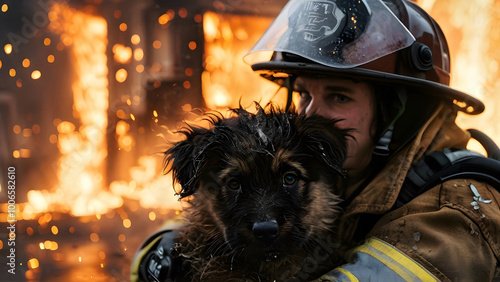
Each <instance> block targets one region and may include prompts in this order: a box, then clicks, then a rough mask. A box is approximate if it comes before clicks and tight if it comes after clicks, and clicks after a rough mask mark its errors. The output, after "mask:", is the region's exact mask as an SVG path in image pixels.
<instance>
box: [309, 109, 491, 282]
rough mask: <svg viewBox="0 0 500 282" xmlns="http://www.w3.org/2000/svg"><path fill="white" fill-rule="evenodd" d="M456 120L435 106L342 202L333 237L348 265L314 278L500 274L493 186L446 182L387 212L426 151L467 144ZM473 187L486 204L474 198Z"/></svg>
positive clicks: (438, 277)
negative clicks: (342, 210)
mask: <svg viewBox="0 0 500 282" xmlns="http://www.w3.org/2000/svg"><path fill="white" fill-rule="evenodd" d="M455 118H456V112H455V111H453V110H452V109H450V108H448V107H444V106H443V107H440V108H439V109H438V110H437V111H436V112H435V113H434V115H433V116H432V118H430V119H429V121H428V123H427V124H425V125H424V127H423V128H422V129H421V130H420V132H419V133H418V134H417V136H416V138H415V139H414V140H413V141H412V142H411V143H410V144H408V145H407V146H405V147H404V148H403V149H402V150H400V151H399V153H397V155H395V156H394V157H392V158H391V159H390V161H389V163H388V164H387V165H386V166H385V167H384V168H383V170H382V171H381V172H380V173H378V174H377V176H376V177H375V178H374V179H373V180H372V181H371V182H370V183H369V184H368V185H367V186H365V188H363V189H362V191H361V192H358V193H357V194H356V196H355V197H353V199H352V200H350V201H349V200H348V203H347V206H346V209H345V213H344V214H343V216H342V218H341V220H340V229H339V236H340V240H341V242H342V243H341V246H342V249H341V252H342V254H343V255H344V257H346V258H347V259H348V261H349V263H348V264H346V265H344V266H342V267H339V268H336V269H335V270H333V271H331V272H329V273H328V274H326V275H324V276H322V277H321V278H320V279H319V280H322V281H328V280H334V279H337V280H341V281H349V280H350V281H356V280H359V281H405V280H406V281H419V280H421V281H433V280H434V281H436V280H441V281H449V280H451V281H492V280H493V279H494V278H495V277H497V278H498V277H500V263H499V261H500V208H499V203H500V193H499V191H498V190H496V189H495V188H494V187H492V186H490V185H489V184H487V183H482V182H479V181H476V180H474V179H454V180H449V181H446V182H444V183H442V184H439V185H436V186H435V187H433V188H431V189H430V190H428V191H427V192H425V193H423V194H421V195H420V196H418V197H416V198H414V199H413V200H412V201H410V202H409V203H407V204H406V205H404V206H402V207H400V208H398V209H395V210H391V208H392V207H393V205H394V203H395V202H396V199H397V197H398V194H399V192H400V190H401V186H402V184H403V181H404V179H405V177H406V174H407V172H408V169H409V167H410V165H411V164H412V163H414V162H416V161H417V160H419V159H420V158H421V157H422V156H423V155H424V154H428V153H430V152H432V151H442V150H443V149H445V148H459V149H460V148H465V147H466V145H467V142H468V141H469V139H470V135H469V133H467V132H465V131H463V130H461V129H460V128H459V127H458V126H457V125H456V124H455ZM471 184H472V185H474V186H475V187H476V189H477V192H478V193H479V194H480V195H481V197H482V199H484V201H475V200H474V198H473V197H474V196H475V194H474V192H473V191H472V190H471ZM497 189H499V187H497ZM473 202H475V203H473ZM477 207H479V208H477ZM337 280H336V281H337Z"/></svg>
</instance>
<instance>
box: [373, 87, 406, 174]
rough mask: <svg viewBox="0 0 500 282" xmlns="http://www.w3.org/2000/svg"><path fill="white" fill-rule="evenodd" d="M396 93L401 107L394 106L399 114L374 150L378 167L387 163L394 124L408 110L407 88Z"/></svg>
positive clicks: (399, 89) (375, 162)
mask: <svg viewBox="0 0 500 282" xmlns="http://www.w3.org/2000/svg"><path fill="white" fill-rule="evenodd" d="M396 93H397V97H398V99H399V105H394V107H397V108H398V113H397V114H396V116H395V117H394V118H393V119H392V121H391V122H390V123H389V125H388V126H387V128H386V129H385V131H384V133H383V134H382V136H381V137H380V138H379V139H378V141H377V143H376V144H375V149H374V150H373V154H372V163H374V164H375V165H377V167H383V165H384V164H385V163H386V161H387V158H388V157H389V155H390V149H389V145H390V144H391V142H392V135H393V131H394V124H395V123H396V121H398V119H399V118H400V117H401V116H402V115H403V113H404V112H405V109H406V101H407V92H406V88H404V87H398V88H397V89H396Z"/></svg>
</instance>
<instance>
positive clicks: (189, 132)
mask: <svg viewBox="0 0 500 282" xmlns="http://www.w3.org/2000/svg"><path fill="white" fill-rule="evenodd" d="M233 111H234V113H235V116H234V117H232V118H229V119H225V118H222V117H219V116H217V115H214V116H212V117H211V118H210V119H211V123H212V127H211V128H209V129H203V128H198V127H189V128H187V129H186V130H184V131H182V132H183V133H184V135H185V136H186V140H184V141H181V142H178V143H176V144H175V145H174V146H173V147H172V148H170V149H169V150H168V151H167V152H166V167H167V168H168V169H170V170H171V171H172V172H173V175H174V178H175V179H176V181H178V182H179V183H180V184H181V186H182V191H180V196H181V197H182V198H186V197H187V199H188V201H189V203H190V207H189V208H188V209H187V210H185V217H186V219H187V221H188V227H187V230H185V232H183V233H182V235H181V237H180V238H179V243H180V244H179V248H178V249H177V252H178V253H179V256H181V257H182V259H183V261H184V266H183V267H184V271H183V272H184V273H186V276H183V277H179V278H178V280H179V281H192V280H195V281H200V280H201V281H227V280H231V279H234V280H238V281H242V280H243V281H245V280H248V281H273V280H278V281H284V280H288V279H290V278H294V279H298V280H300V281H301V280H309V279H313V278H315V277H317V276H319V275H321V274H322V273H324V272H326V271H328V270H330V269H332V268H333V267H334V266H336V265H337V264H338V261H337V260H338V258H337V257H336V256H335V247H336V243H335V239H334V237H335V225H336V221H337V216H338V214H339V212H340V208H339V203H340V202H341V199H340V197H339V195H340V194H341V190H342V187H341V186H342V183H343V182H344V181H343V180H344V177H343V175H342V173H341V169H340V168H341V166H342V163H343V161H344V159H345V157H346V136H347V132H346V131H345V130H339V129H336V128H335V121H331V120H327V119H324V118H321V117H307V118H306V117H304V116H300V115H295V114H288V113H282V112H280V111H278V110H275V109H273V108H272V107H271V109H270V110H268V112H265V111H264V110H263V109H262V108H259V107H258V112H257V113H256V114H252V113H249V112H247V111H245V110H243V109H235V110H233Z"/></svg>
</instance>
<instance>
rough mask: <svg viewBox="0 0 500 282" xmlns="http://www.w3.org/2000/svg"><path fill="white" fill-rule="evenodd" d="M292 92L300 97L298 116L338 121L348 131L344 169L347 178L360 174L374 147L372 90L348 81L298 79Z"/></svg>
mask: <svg viewBox="0 0 500 282" xmlns="http://www.w3.org/2000/svg"><path fill="white" fill-rule="evenodd" d="M294 90H295V91H296V92H298V93H299V94H300V100H299V105H298V109H299V112H300V113H305V114H306V115H321V116H323V117H326V118H332V119H340V120H341V121H340V122H338V123H337V125H338V127H340V128H342V129H347V128H350V129H352V131H351V132H350V134H351V135H352V136H353V138H349V139H348V142H347V143H348V144H347V146H348V147H347V148H348V149H347V151H348V152H347V159H346V162H345V164H344V169H347V170H348V173H349V176H354V175H351V174H360V173H363V172H364V171H365V170H366V168H367V167H368V165H369V163H370V161H371V157H372V152H373V149H374V147H375V145H374V142H373V136H374V135H375V130H376V124H375V111H376V106H375V105H376V103H375V94H374V91H373V88H372V87H371V86H370V85H369V84H368V83H365V82H358V81H353V80H351V79H342V78H331V77H323V78H316V77H312V76H299V77H298V78H297V79H296V81H295V85H294ZM359 176H360V175H357V177H359Z"/></svg>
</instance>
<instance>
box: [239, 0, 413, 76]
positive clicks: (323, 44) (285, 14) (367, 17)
mask: <svg viewBox="0 0 500 282" xmlns="http://www.w3.org/2000/svg"><path fill="white" fill-rule="evenodd" d="M414 41H415V38H414V37H413V35H412V34H411V33H410V32H409V31H408V29H406V27H405V26H404V25H403V24H402V23H401V22H400V21H399V19H398V18H397V17H396V16H395V15H394V14H393V13H392V12H391V11H390V9H389V8H388V7H387V6H386V5H385V4H384V3H382V2H381V1H380V0H322V1H314V0H308V1H304V0H290V1H289V2H288V4H287V5H286V6H285V7H284V8H283V10H282V11H281V13H280V14H279V15H278V17H277V18H276V19H275V21H274V22H273V23H272V24H271V26H270V27H269V28H268V29H267V31H266V32H265V33H264V35H263V36H262V37H261V39H260V40H259V41H258V42H257V44H256V45H255V46H254V47H253V48H252V50H251V51H250V52H249V54H248V55H247V56H246V57H245V61H247V62H248V63H250V64H254V63H259V62H263V60H262V59H263V57H262V56H254V55H255V54H257V53H259V51H279V52H287V53H290V54H294V55H297V56H300V57H303V58H306V59H309V60H312V61H314V62H316V63H319V64H323V65H326V66H330V67H336V68H352V67H356V66H359V65H362V64H365V63H368V62H370V61H373V60H375V59H377V58H380V57H382V56H385V55H388V54H391V53H394V52H396V51H398V50H401V49H403V48H405V47H408V46H410V45H411V44H412V43H413V42H414ZM269 59H270V57H268V58H265V59H264V61H268V60H269Z"/></svg>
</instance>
